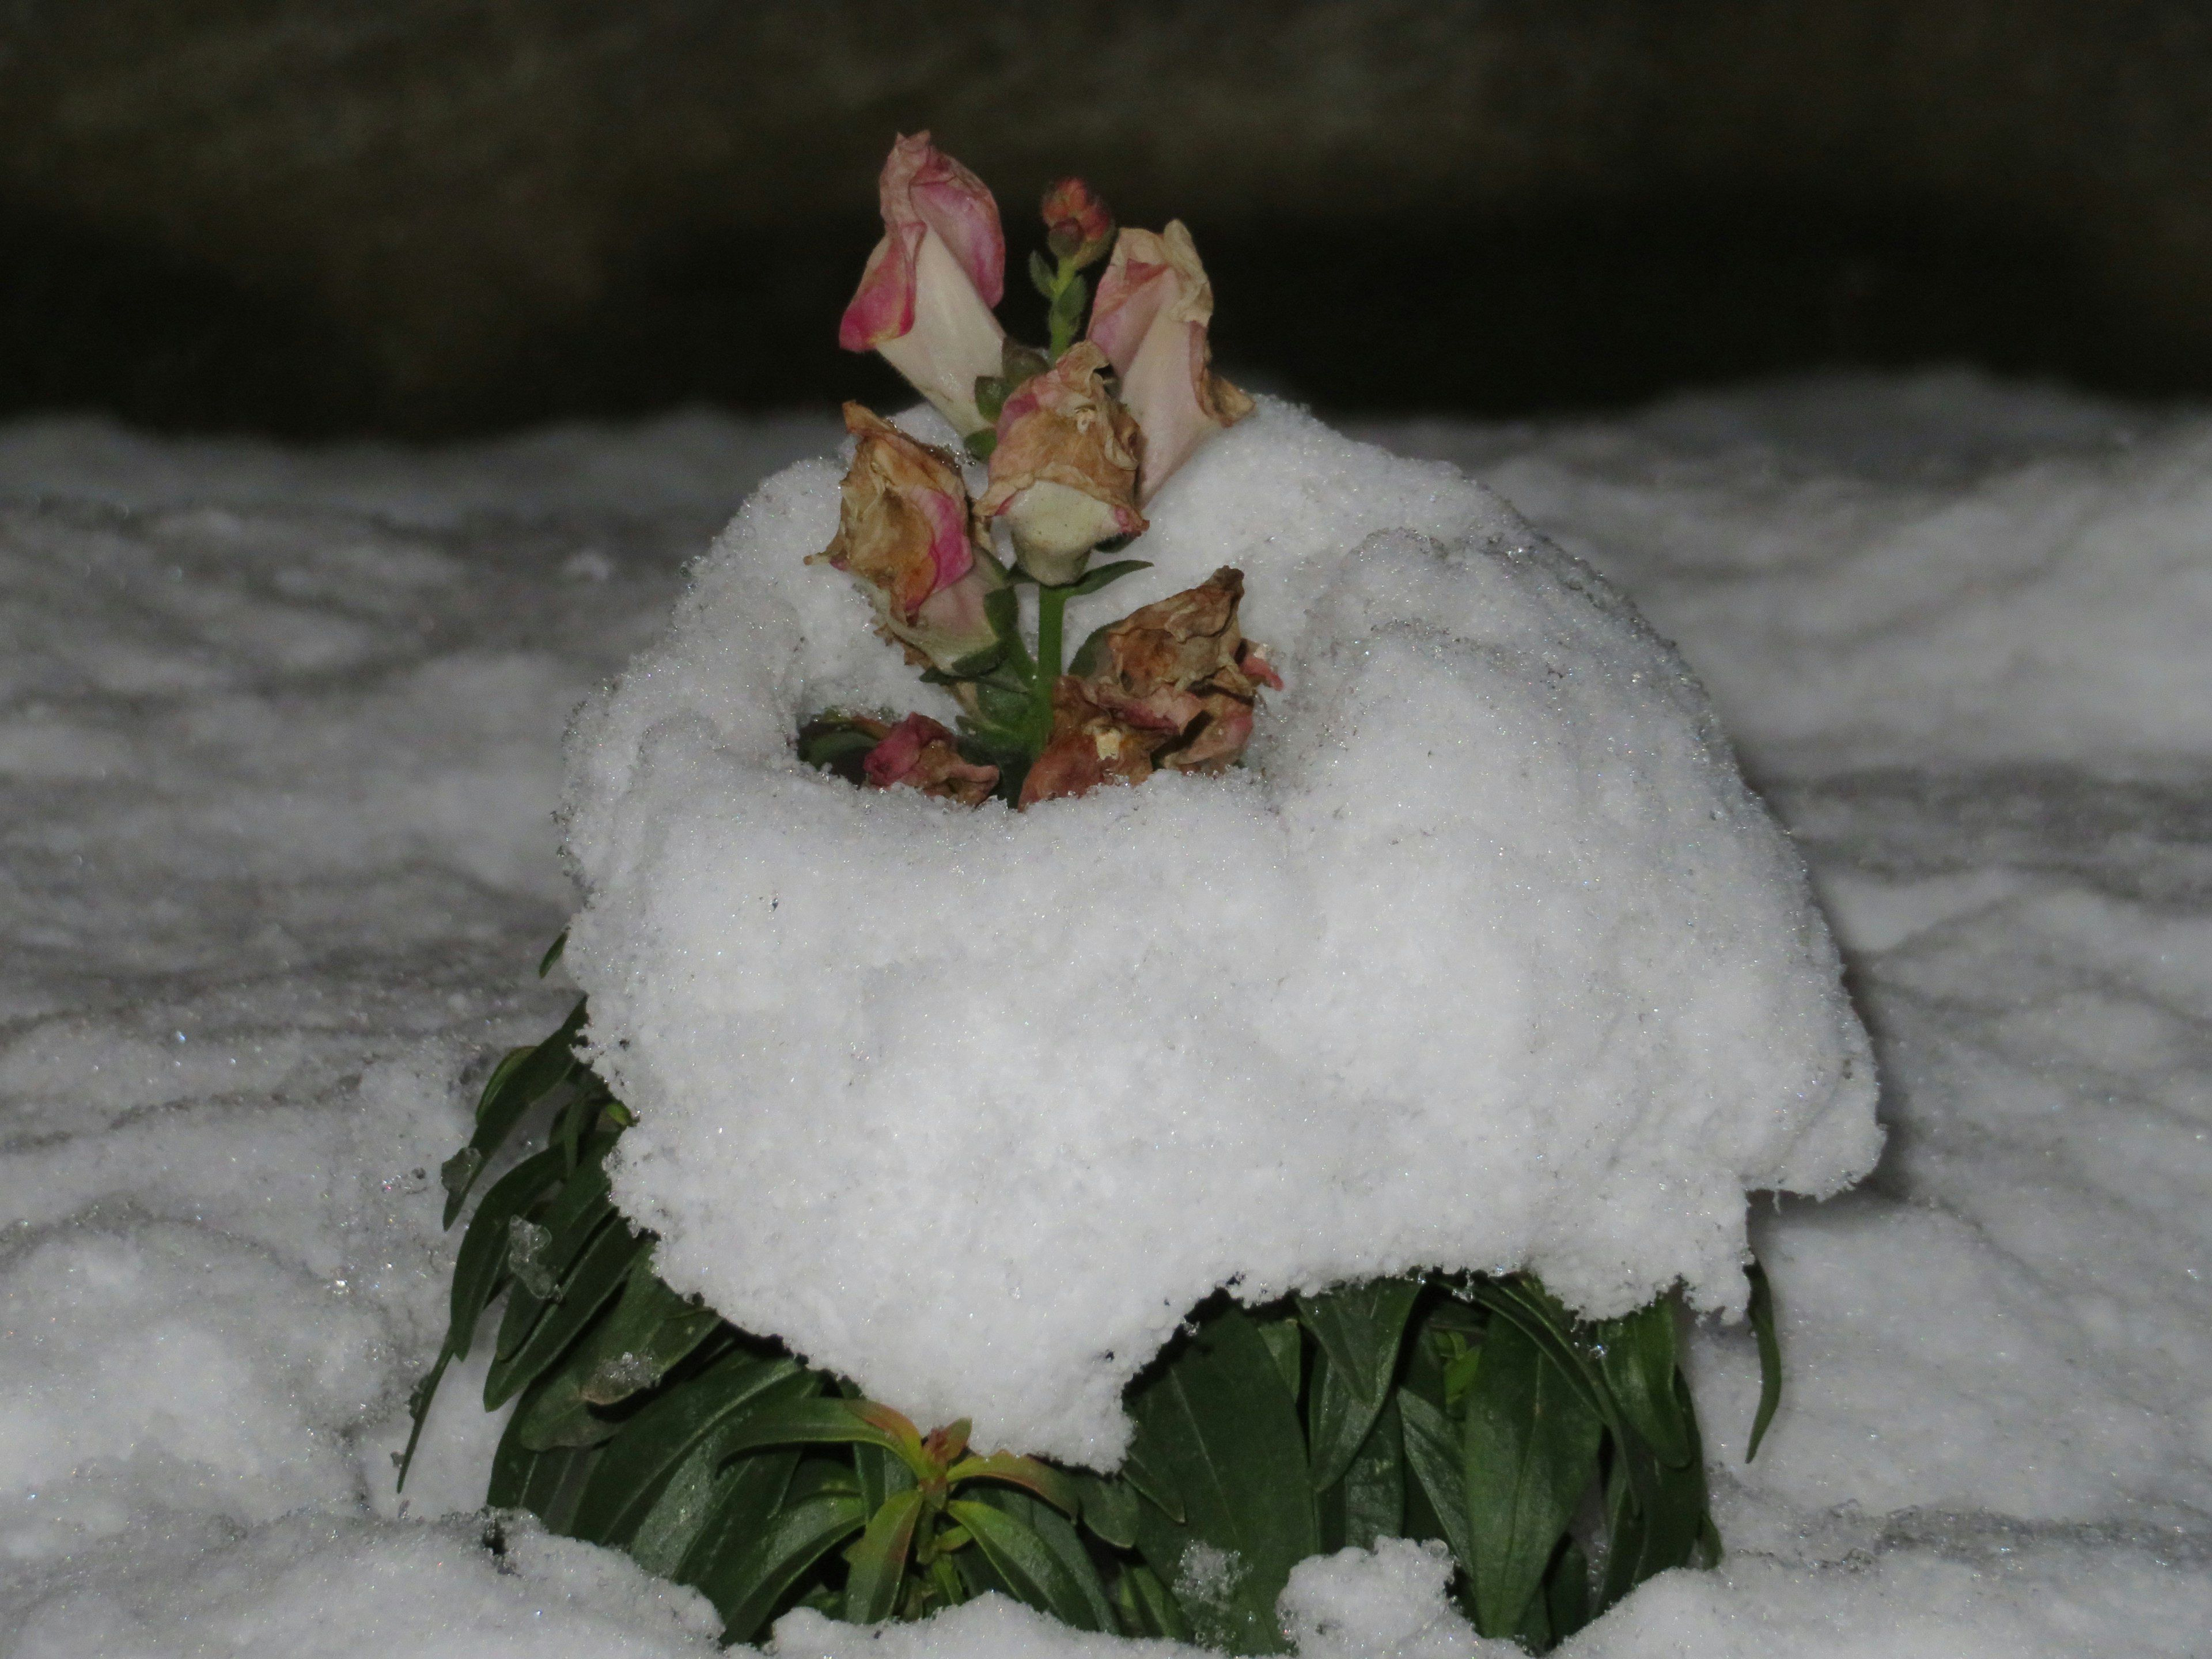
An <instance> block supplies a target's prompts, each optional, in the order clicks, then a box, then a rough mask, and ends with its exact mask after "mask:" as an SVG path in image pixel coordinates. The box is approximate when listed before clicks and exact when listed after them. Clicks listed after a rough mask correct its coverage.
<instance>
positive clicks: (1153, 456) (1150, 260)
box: [1091, 219, 1252, 504]
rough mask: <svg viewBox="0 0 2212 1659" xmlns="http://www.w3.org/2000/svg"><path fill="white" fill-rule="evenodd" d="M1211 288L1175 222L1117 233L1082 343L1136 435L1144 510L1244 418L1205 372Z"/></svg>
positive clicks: (1226, 387)
mask: <svg viewBox="0 0 2212 1659" xmlns="http://www.w3.org/2000/svg"><path fill="white" fill-rule="evenodd" d="M1212 317H1213V288H1212V284H1211V283H1208V282H1207V281H1206V267H1205V266H1204V265H1202V264H1200V263H1199V259H1198V249H1197V247H1196V246H1194V244H1193V243H1192V241H1191V240H1190V232H1189V231H1188V230H1186V229H1185V228H1183V223H1182V220H1180V219H1171V220H1170V221H1169V222H1168V228H1167V229H1166V230H1164V231H1162V232H1158V233H1155V232H1153V231H1149V230H1124V231H1122V233H1121V237H1120V239H1119V240H1117V241H1116V242H1115V244H1114V257H1113V258H1111V259H1110V260H1109V261H1108V262H1107V265H1106V271H1105V274H1104V275H1103V276H1101V277H1099V279H1098V297H1097V300H1096V301H1094V302H1093V303H1092V305H1091V339H1092V340H1093V341H1094V342H1096V343H1097V346H1098V348H1099V349H1100V350H1102V351H1103V352H1104V353H1105V354H1106V356H1107V359H1108V360H1109V362H1111V363H1112V364H1113V365H1114V370H1115V373H1116V374H1119V375H1120V376H1121V401H1122V402H1124V403H1125V404H1128V406H1129V409H1130V411H1131V412H1132V413H1133V414H1134V415H1135V416H1136V417H1137V424H1138V425H1139V427H1141V428H1144V434H1145V441H1144V465H1143V469H1142V471H1141V472H1140V474H1139V483H1138V489H1137V500H1138V501H1139V504H1142V503H1143V502H1146V501H1150V500H1152V496H1153V495H1155V494H1157V493H1158V489H1159V487H1160V486H1161V485H1162V484H1164V483H1166V482H1167V481H1168V479H1169V478H1170V477H1172V476H1173V475H1174V473H1175V471H1176V468H1178V467H1180V466H1181V465H1182V464H1183V463H1184V462H1185V461H1187V460H1188V459H1190V457H1191V454H1192V453H1193V452H1194V450H1196V449H1197V447H1199V445H1200V444H1201V443H1203V442H1205V441H1206V439H1208V438H1210V437H1212V435H1214V433H1216V432H1218V431H1219V430H1220V429H1221V428H1224V427H1229V426H1234V425H1236V423H1237V422H1239V421H1241V420H1243V418H1244V417H1245V416H1247V415H1249V414H1250V413H1251V412H1252V400H1251V399H1250V398H1248V397H1246V396H1245V395H1244V394H1243V392H1240V391H1238V390H1237V388H1236V387H1235V386H1231V385H1230V383H1229V382H1228V381H1226V380H1223V379H1222V378H1221V377H1220V376H1219V375H1218V374H1214V373H1213V372H1212V369H1210V368H1207V367H1206V365H1207V362H1209V360H1210V359H1211V357H1212V348H1211V347H1210V346H1209V345H1208V343H1207V342H1206V325H1207V324H1208V323H1209V322H1211V321H1212Z"/></svg>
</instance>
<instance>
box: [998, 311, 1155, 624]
mask: <svg viewBox="0 0 2212 1659" xmlns="http://www.w3.org/2000/svg"><path fill="white" fill-rule="evenodd" d="M1105 368H1106V358H1105V356H1104V354H1103V353H1102V352H1101V351H1100V350H1099V349H1098V348H1097V346H1095V345H1093V344H1091V343H1090V342H1089V341H1087V340H1086V341H1085V342H1083V343H1081V344H1079V345H1076V346H1073V347H1071V348H1069V349H1068V350H1067V351H1066V352H1065V353H1063V354H1062V355H1061V357H1060V361H1059V362H1057V363H1055V364H1054V365H1053V367H1052V368H1050V369H1048V370H1047V371H1046V372H1045V373H1044V374H1038V375H1036V376H1033V377H1032V378H1031V379H1030V380H1027V381H1024V383H1023V385H1022V386H1021V388H1020V390H1018V392H1015V393H1014V394H1013V396H1012V397H1011V398H1007V399H1006V407H1005V408H1003V409H1001V410H1000V411H999V431H998V439H999V442H998V447H997V448H995V449H994V450H993V451H992V452H991V480H990V483H988V484H987V486H986V487H985V488H984V490H983V495H982V499H981V501H978V502H976V504H975V510H976V512H977V513H978V514H979V515H980V516H981V517H982V518H984V519H994V518H998V517H1000V516H1004V517H1005V519H1006V522H1007V526H1008V527H1009V528H1010V529H1011V530H1012V532H1013V538H1014V554H1015V556H1016V557H1017V558H1018V559H1019V560H1020V561H1021V565H1022V568H1023V569H1024V570H1026V571H1028V572H1029V573H1030V574H1031V575H1032V576H1035V577H1036V579H1037V580H1039V581H1041V582H1044V583H1046V584H1048V586H1055V587H1057V586H1060V585H1061V584H1062V583H1065V582H1071V581H1073V580H1075V579H1076V577H1077V576H1079V575H1080V574H1082V572H1083V566H1084V562H1085V561H1086V560H1087V559H1089V558H1090V556H1091V549H1092V548H1094V547H1096V546H1097V545H1098V544H1099V543H1101V542H1103V541H1109V540H1110V539H1112V538H1115V537H1116V536H1133V535H1136V534H1138V533H1139V532H1142V531H1143V529H1144V528H1145V515H1144V514H1143V513H1139V512H1138V511H1137V502H1136V489H1137V451H1136V447H1135V446H1136V439H1137V423H1136V422H1135V421H1134V420H1133V418H1132V417H1131V416H1130V413H1129V411H1128V410H1126V409H1124V408H1123V407H1122V406H1121V404H1119V403H1118V402H1116V401H1115V398H1114V396H1113V394H1112V393H1111V392H1108V391H1107V390H1106V385H1105V381H1104V380H1103V378H1102V377H1103V374H1104V372H1105Z"/></svg>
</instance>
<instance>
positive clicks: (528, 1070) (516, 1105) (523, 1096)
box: [445, 998, 586, 1227]
mask: <svg viewBox="0 0 2212 1659" xmlns="http://www.w3.org/2000/svg"><path fill="white" fill-rule="evenodd" d="M585 1012H586V1011H585V1001H584V999H582V998H578V999H577V1000H576V1006H574V1008H572V1009H570V1010H569V1011H568V1018H566V1019H564V1020H562V1022H561V1025H560V1029H559V1030H556V1031H555V1032H554V1033H553V1035H552V1036H549V1037H547V1038H546V1039H545V1041H544V1042H541V1043H539V1044H538V1046H537V1047H536V1048H532V1049H531V1050H530V1051H529V1052H528V1053H527V1054H523V1055H521V1056H520V1058H517V1057H516V1056H515V1055H514V1054H508V1055H507V1058H506V1059H505V1060H501V1062H500V1064H499V1065H498V1066H496V1067H495V1068H494V1070H493V1072H492V1074H491V1076H490V1078H489V1079H487V1080H486V1082H485V1084H484V1091H483V1095H482V1096H481V1097H479V1098H478V1099H477V1127H476V1133H474V1134H472V1135H471V1136H470V1137H469V1146H470V1148H471V1150H472V1151H474V1152H476V1153H477V1158H478V1159H479V1162H478V1163H477V1164H476V1166H475V1168H474V1169H472V1170H469V1171H467V1173H466V1176H465V1178H464V1179H461V1180H459V1181H457V1182H454V1183H453V1184H452V1185H451V1186H450V1187H449V1188H448V1191H447V1198H446V1221H445V1225H447V1226H448V1227H450V1226H452V1225H453V1220H454V1218H455V1217H457V1216H459V1214H460V1212H461V1206H462V1204H463V1203H464V1202H465V1200H467V1198H468V1195H469V1188H471V1186H472V1185H473V1184H474V1183H475V1181H476V1177H477V1174H479V1173H480V1172H481V1171H482V1170H483V1165H484V1164H488V1163H489V1162H490V1161H491V1158H492V1156H493V1155H494V1154H495V1153H496V1152H498V1151H499V1149H500V1147H501V1146H503V1145H504V1144H505V1143H506V1140H507V1136H508V1134H509V1133H512V1132H513V1128H514V1126H515V1125H516V1123H518V1122H520V1121H521V1118H522V1115H523V1114H524V1113H525V1112H526V1111H528V1110H529V1109H531V1108H532V1106H534V1105H536V1104H537V1103H538V1102H539V1101H541V1100H543V1099H544V1097H546V1096H547V1095H549V1094H550V1093H552V1092H553V1091H554V1090H555V1089H556V1088H558V1087H560V1085H562V1083H564V1082H566V1081H567V1080H568V1076H569V1073H572V1072H573V1071H574V1070H575V1068H576V1056H575V1053H574V1048H575V1043H576V1037H577V1034H578V1033H579V1032H580V1031H581V1030H583V1029H584V1018H585Z"/></svg>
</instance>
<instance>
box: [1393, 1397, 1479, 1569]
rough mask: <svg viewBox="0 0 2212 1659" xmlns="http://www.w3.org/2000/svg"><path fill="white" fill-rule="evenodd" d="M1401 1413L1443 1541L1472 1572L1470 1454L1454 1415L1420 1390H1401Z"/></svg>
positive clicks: (1417, 1475)
mask: <svg viewBox="0 0 2212 1659" xmlns="http://www.w3.org/2000/svg"><path fill="white" fill-rule="evenodd" d="M1398 1413H1399V1417H1400V1419H1401V1421H1402V1423H1403V1425H1404V1427H1405V1436H1406V1467H1407V1468H1409V1469H1411V1470H1412V1471H1413V1479H1414V1480H1415V1481H1416V1482H1417V1483H1418V1484H1419V1486H1420V1489H1421V1492H1422V1494H1423V1495H1424V1496H1425V1497H1426V1498H1427V1499H1428V1500H1429V1507H1430V1508H1431V1510H1434V1511H1435V1512H1436V1518H1437V1524H1438V1525H1439V1526H1440V1527H1442V1528H1443V1536H1444V1542H1445V1543H1447V1544H1449V1545H1450V1546H1451V1553H1452V1554H1453V1555H1454V1556H1455V1557H1456V1558H1457V1559H1458V1560H1459V1564H1460V1565H1461V1566H1462V1568H1464V1569H1466V1570H1467V1571H1468V1574H1469V1575H1470V1577H1472V1575H1473V1573H1474V1538H1473V1535H1472V1534H1470V1533H1469V1531H1468V1514H1467V1460H1466V1454H1465V1452H1464V1451H1463V1450H1462V1448H1461V1445H1460V1438H1459V1436H1458V1434H1457V1432H1455V1430H1454V1427H1453V1425H1452V1423H1451V1421H1450V1419H1448V1418H1446V1417H1445V1416H1444V1414H1443V1411H1442V1410H1441V1409H1440V1408H1439V1407H1437V1405H1436V1404H1435V1402H1433V1401H1429V1400H1426V1399H1424V1398H1423V1397H1422V1396H1421V1395H1417V1394H1413V1393H1411V1392H1407V1391H1401V1392H1400V1394H1399V1395H1398Z"/></svg>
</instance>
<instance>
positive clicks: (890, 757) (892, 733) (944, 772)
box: [861, 714, 999, 806]
mask: <svg viewBox="0 0 2212 1659" xmlns="http://www.w3.org/2000/svg"><path fill="white" fill-rule="evenodd" d="M866 724H867V725H869V726H875V725H878V724H879V722H875V721H870V722H867V723H866ZM861 769H862V771H863V773H864V775H866V778H867V780H868V781H869V782H870V783H872V784H873V785H874V786H875V787H877V788H878V789H892V788H908V789H919V790H921V793H923V794H925V795H933V796H935V797H937V798H938V799H943V800H956V801H958V802H959V803H960V804H961V805H963V806H980V805H982V804H983V803H984V802H985V801H987V800H988V799H990V798H991V792H992V791H993V790H994V789H995V788H997V787H999V769H998V768H997V767H995V766H978V765H975V764H973V763H970V762H968V761H965V760H963V759H962V758H961V757H960V750H959V749H958V748H957V746H956V745H955V744H954V742H953V738H952V733H951V732H948V731H946V730H945V727H943V726H939V724H938V723H937V722H936V721H935V720H932V719H930V718H929V716H928V715H927V714H908V716H907V717H906V718H905V719H904V720H901V721H900V722H899V723H898V724H897V725H896V726H885V727H884V728H883V737H882V738H881V740H880V741H879V742H878V744H876V746H875V747H874V748H873V749H872V750H869V751H868V756H867V758H866V760H865V761H863V762H862V763H861Z"/></svg>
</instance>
